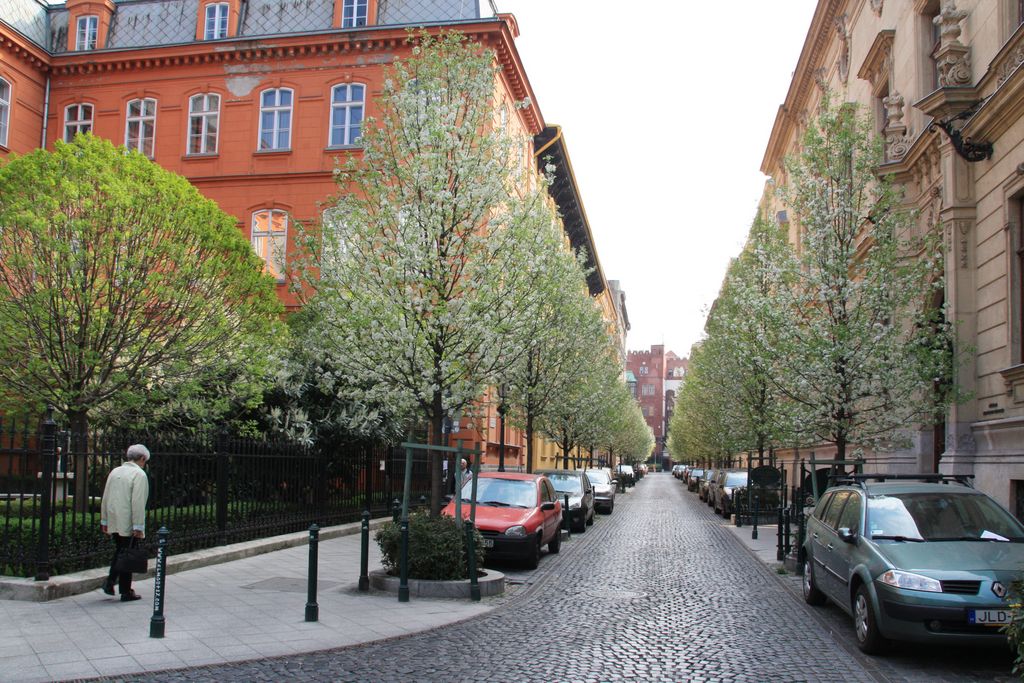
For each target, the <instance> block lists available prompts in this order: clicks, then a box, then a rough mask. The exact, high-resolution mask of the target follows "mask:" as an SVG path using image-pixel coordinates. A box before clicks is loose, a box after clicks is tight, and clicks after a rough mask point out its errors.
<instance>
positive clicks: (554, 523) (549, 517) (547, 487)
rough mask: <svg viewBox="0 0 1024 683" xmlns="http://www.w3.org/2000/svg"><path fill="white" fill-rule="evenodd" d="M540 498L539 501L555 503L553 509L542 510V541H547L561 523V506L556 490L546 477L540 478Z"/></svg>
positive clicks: (555, 532) (552, 536)
mask: <svg viewBox="0 0 1024 683" xmlns="http://www.w3.org/2000/svg"><path fill="white" fill-rule="evenodd" d="M540 500H541V503H542V504H543V503H552V502H553V503H556V505H555V507H554V509H552V510H543V511H542V514H543V515H544V532H543V539H542V542H543V543H547V541H548V540H549V539H552V538H554V537H555V534H557V533H558V529H559V527H560V526H561V524H562V508H561V505H560V504H558V492H557V491H555V486H554V484H552V483H551V482H550V481H549V480H548V478H547V477H545V478H543V479H541V480H540Z"/></svg>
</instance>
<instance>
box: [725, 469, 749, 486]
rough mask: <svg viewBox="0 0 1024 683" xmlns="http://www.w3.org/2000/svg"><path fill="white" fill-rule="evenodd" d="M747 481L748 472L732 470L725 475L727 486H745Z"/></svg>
mask: <svg viewBox="0 0 1024 683" xmlns="http://www.w3.org/2000/svg"><path fill="white" fill-rule="evenodd" d="M746 483H747V473H746V472H730V473H729V474H727V475H725V485H726V486H743V485H745V484H746Z"/></svg>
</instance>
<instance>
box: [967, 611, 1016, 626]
mask: <svg viewBox="0 0 1024 683" xmlns="http://www.w3.org/2000/svg"><path fill="white" fill-rule="evenodd" d="M967 621H969V622H970V623H972V624H977V625H978V626H1003V625H1004V624H1009V623H1010V610H1008V609H977V610H975V609H972V610H968V611H967Z"/></svg>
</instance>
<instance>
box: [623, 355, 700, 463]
mask: <svg viewBox="0 0 1024 683" xmlns="http://www.w3.org/2000/svg"><path fill="white" fill-rule="evenodd" d="M687 363H688V361H687V359H686V358H680V357H679V356H677V355H676V354H675V353H674V352H672V351H665V345H664V344H655V345H653V346H651V348H650V350H649V351H630V352H629V353H628V354H627V356H626V373H627V377H628V376H629V375H630V374H632V375H633V376H634V378H635V384H632V385H631V386H635V390H634V392H633V396H634V398H636V401H637V403H639V404H640V410H641V411H642V412H643V414H644V419H645V420H647V424H648V426H650V428H651V431H652V432H654V455H655V457H657V458H658V459H660V458H661V457H662V456H663V455H664V453H665V439H666V437H667V435H668V421H669V419H670V418H671V415H672V410H673V409H674V407H675V397H676V394H677V393H678V391H679V386H680V384H681V383H682V380H683V377H684V376H685V374H686V366H687Z"/></svg>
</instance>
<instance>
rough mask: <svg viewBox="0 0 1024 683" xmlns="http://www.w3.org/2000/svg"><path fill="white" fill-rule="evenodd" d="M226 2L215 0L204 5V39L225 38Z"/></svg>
mask: <svg viewBox="0 0 1024 683" xmlns="http://www.w3.org/2000/svg"><path fill="white" fill-rule="evenodd" d="M227 35H228V3H226V2H217V3H212V4H209V5H207V6H206V24H205V29H204V31H203V37H204V39H205V40H217V39H218V38H227Z"/></svg>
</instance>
